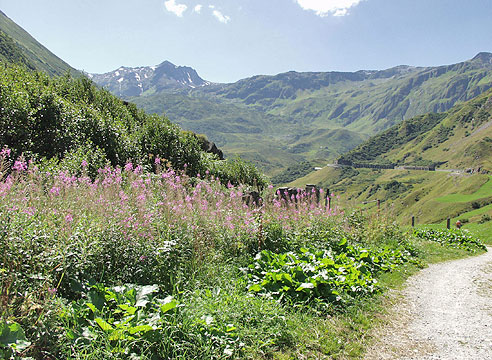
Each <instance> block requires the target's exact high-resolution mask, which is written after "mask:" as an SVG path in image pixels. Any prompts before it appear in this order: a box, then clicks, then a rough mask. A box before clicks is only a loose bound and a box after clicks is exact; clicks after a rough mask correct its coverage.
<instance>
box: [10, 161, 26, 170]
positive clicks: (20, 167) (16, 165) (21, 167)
mask: <svg viewBox="0 0 492 360" xmlns="http://www.w3.org/2000/svg"><path fill="white" fill-rule="evenodd" d="M12 169H14V170H17V171H24V170H27V164H26V163H25V162H24V161H19V160H17V161H16V162H15V163H14V166H12Z"/></svg>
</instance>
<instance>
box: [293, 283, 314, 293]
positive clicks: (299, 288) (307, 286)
mask: <svg viewBox="0 0 492 360" xmlns="http://www.w3.org/2000/svg"><path fill="white" fill-rule="evenodd" d="M313 288H314V284H313V283H302V284H301V285H300V286H299V287H298V288H297V289H296V291H302V290H304V289H313Z"/></svg>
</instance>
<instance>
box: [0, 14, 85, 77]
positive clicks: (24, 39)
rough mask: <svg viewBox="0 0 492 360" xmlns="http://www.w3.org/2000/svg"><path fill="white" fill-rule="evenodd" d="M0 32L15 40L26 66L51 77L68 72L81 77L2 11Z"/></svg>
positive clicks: (17, 49)
mask: <svg viewBox="0 0 492 360" xmlns="http://www.w3.org/2000/svg"><path fill="white" fill-rule="evenodd" d="M0 30H1V31H3V33H5V34H6V35H8V36H9V37H10V38H11V39H13V41H14V43H15V48H16V52H17V53H20V54H22V57H23V58H24V59H25V62H26V64H29V66H30V67H32V68H35V69H37V70H40V71H44V72H46V73H47V74H49V75H63V74H65V73H67V72H70V73H71V74H72V75H81V73H80V72H79V71H78V70H76V69H74V68H72V67H71V66H70V65H68V64H67V63H66V62H64V61H63V60H61V59H60V58H58V57H57V56H56V55H54V54H53V53H52V52H50V51H49V50H48V49H47V48H46V47H44V46H43V45H41V44H40V43H39V42H38V41H37V40H36V39H34V38H33V37H32V36H31V35H30V34H29V33H28V32H26V31H25V30H24V29H22V28H21V27H20V26H19V25H17V24H16V23H15V22H13V21H12V20H11V19H10V18H9V17H8V16H7V15H5V14H4V13H3V12H2V11H0ZM2 42H3V40H2ZM4 59H5V58H4Z"/></svg>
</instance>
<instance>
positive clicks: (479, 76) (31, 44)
mask: <svg viewBox="0 0 492 360" xmlns="http://www.w3.org/2000/svg"><path fill="white" fill-rule="evenodd" d="M0 60H3V61H7V62H16V63H20V64H23V65H24V66H26V67H28V68H31V69H36V70H42V71H45V72H47V73H48V74H50V75H61V74H66V73H67V72H71V73H72V74H77V75H78V74H81V73H80V72H78V71H77V70H75V69H73V68H72V67H71V66H70V65H68V64H67V63H65V62H64V61H62V60H61V59H59V58H58V57H57V56H56V55H54V54H52V53H51V52H50V51H49V50H48V49H46V48H45V47H44V46H43V45H41V44H40V43H39V42H37V41H36V40H35V39H34V38H33V37H32V36H31V35H29V34H28V33H27V32H26V31H24V30H23V29H22V28H21V27H19V26H18V25H17V24H15V23H14V22H13V21H12V20H10V19H9V18H8V17H7V16H6V15H5V14H4V13H2V12H0ZM86 75H87V76H88V77H90V78H92V80H93V81H94V82H96V83H97V84H99V86H102V87H104V88H106V89H108V90H109V91H111V92H113V93H115V94H117V95H118V96H120V97H122V98H124V99H126V100H129V101H132V102H135V103H136V104H137V105H139V106H140V107H142V108H144V109H145V110H147V111H148V112H151V113H159V114H162V113H165V114H166V115H167V116H168V117H169V118H170V119H171V120H172V121H173V122H176V123H178V124H180V125H181V126H182V127H183V128H185V129H188V130H192V131H194V132H197V133H203V134H206V135H207V136H208V137H209V139H211V140H212V141H215V142H216V143H217V145H219V146H220V147H221V148H223V149H224V150H225V154H226V155H229V156H231V155H235V154H239V155H241V156H242V157H243V158H246V159H249V160H252V161H253V162H254V163H255V164H257V165H259V166H260V167H261V168H262V169H263V170H265V171H266V172H267V173H268V174H270V175H275V174H280V175H282V171H285V170H286V169H288V168H289V167H290V168H292V165H294V167H293V168H295V165H296V164H302V168H303V171H306V169H308V168H309V166H307V165H306V164H309V163H310V164H311V165H312V166H323V165H324V164H326V162H327V161H331V160H334V159H336V158H337V157H339V156H340V155H341V154H344V153H346V152H347V151H349V150H351V149H353V148H355V147H356V146H357V145H359V144H362V143H364V141H366V140H367V139H368V138H370V137H371V136H373V135H377V134H381V133H382V132H383V134H384V131H385V130H386V129H389V128H390V127H391V126H392V125H394V124H399V123H401V122H402V121H404V120H406V119H411V118H413V117H415V116H419V115H422V114H427V113H431V112H445V111H448V110H449V109H451V108H452V107H453V106H454V105H456V104H459V103H463V102H465V101H467V100H469V99H472V98H474V97H476V96H478V95H480V94H482V93H484V92H485V91H487V90H488V89H489V88H491V87H492V54H490V53H486V52H483V53H479V54H477V55H476V56H475V57H474V58H472V59H470V60H467V61H463V62H461V63H457V64H452V65H444V66H437V67H414V66H403V65H402V66H397V67H393V68H390V69H386V70H361V71H356V72H303V73H299V72H294V71H291V72H287V73H282V74H278V75H274V76H267V75H258V76H253V77H250V78H247V79H242V80H239V81H237V82H235V83H232V84H219V83H213V82H210V81H207V80H204V79H203V78H201V77H200V76H199V75H198V73H197V72H196V70H194V69H193V68H191V67H185V66H176V65H174V64H172V63H170V62H168V61H164V62H162V63H161V64H159V65H156V66H151V67H138V68H129V67H120V68H119V69H116V70H114V71H112V72H109V73H106V74H101V75H98V74H86ZM371 141H374V139H372V140H371ZM306 160H308V161H309V162H306ZM288 171H289V170H287V175H289V174H288ZM294 172H295V173H296V174H298V169H297V170H294ZM280 178H282V176H281V177H280ZM284 178H289V176H287V177H284Z"/></svg>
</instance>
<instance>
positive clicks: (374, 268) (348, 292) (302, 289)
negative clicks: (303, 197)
mask: <svg viewBox="0 0 492 360" xmlns="http://www.w3.org/2000/svg"><path fill="white" fill-rule="evenodd" d="M408 260H409V254H408V253H406V252H402V251H394V250H389V249H383V250H380V251H378V252H374V251H369V250H367V249H362V248H358V247H354V246H351V245H348V244H347V240H346V239H343V240H341V241H340V242H339V243H338V244H336V246H334V247H333V248H331V249H327V250H316V249H306V248H302V249H300V250H299V251H297V252H288V253H284V254H275V253H273V252H271V251H268V250H263V251H262V252H260V253H259V254H258V255H257V256H256V258H255V262H254V264H252V265H250V266H249V267H248V268H247V269H245V271H246V274H247V277H248V279H249V282H250V286H249V290H250V291H252V292H255V293H257V294H260V295H263V296H267V297H273V298H275V299H280V300H286V301H288V302H292V303H306V302H310V301H313V300H315V301H317V302H320V303H330V304H335V305H336V304H340V303H343V302H347V301H350V300H351V299H355V298H359V297H362V296H366V295H370V294H372V293H374V292H376V291H377V290H378V288H377V286H376V284H377V280H376V278H375V275H376V274H377V273H378V272H379V271H389V270H391V269H393V268H395V267H396V266H397V265H398V264H402V263H404V262H406V261H408Z"/></svg>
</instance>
